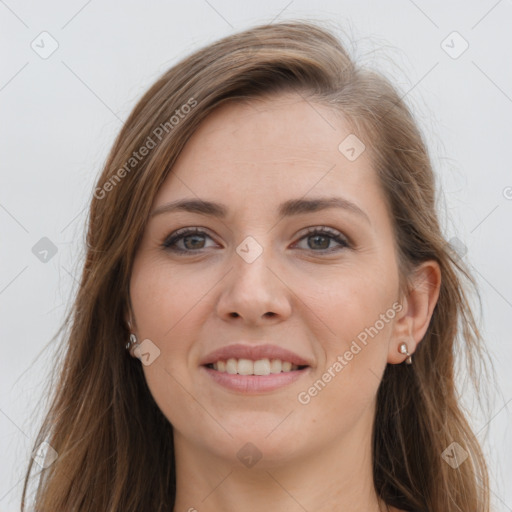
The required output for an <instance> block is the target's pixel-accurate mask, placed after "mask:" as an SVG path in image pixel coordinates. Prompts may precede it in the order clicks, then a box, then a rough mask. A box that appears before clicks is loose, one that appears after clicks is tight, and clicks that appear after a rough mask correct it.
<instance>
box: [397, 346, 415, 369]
mask: <svg viewBox="0 0 512 512" xmlns="http://www.w3.org/2000/svg"><path fill="white" fill-rule="evenodd" d="M398 351H399V352H400V353H401V354H407V359H406V360H405V363H406V364H412V359H411V354H409V352H408V350H407V343H400V346H399V347H398Z"/></svg>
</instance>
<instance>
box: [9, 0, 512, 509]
mask: <svg viewBox="0 0 512 512" xmlns="http://www.w3.org/2000/svg"><path fill="white" fill-rule="evenodd" d="M290 18H305V19H321V20H332V21H333V22H334V23H336V24H337V25H338V26H339V27H340V29H343V30H345V32H346V33H347V36H346V37H348V39H347V38H345V42H346V43H349V42H350V39H352V40H353V41H354V45H351V44H348V49H349V51H350V52H351V54H352V55H353V56H354V57H355V58H356V60H358V62H360V63H362V64H364V65H367V66H370V67H374V68H377V69H379V70H381V71H382V72H383V73H385V74H386V75H387V76H389V77H391V78H392V80H393V81H394V83H395V84H396V85H397V86H398V87H399V88H400V90H401V91H402V92H403V94H404V95H405V98H406V101H407V102H408V104H409V105H410V106H411V107H412V108H413V110H414V112H415V115H416V117H417V119H418V122H419V123H420V127H421V129H422V131H423V132H424V134H425V136H426V138H427V141H428V144H429V147H430V151H431V153H432V159H433V163H434V165H435V168H436V172H437V173H438V176H439V180H440V181H439V183H440V186H441V188H442V189H443V191H444V197H442V198H441V202H440V207H441V208H442V218H443V225H444V226H445V234H446V237H447V238H448V239H452V237H456V239H457V240H453V243H454V245H458V246H460V247H462V248H463V250H462V252H464V250H465V249H467V253H466V254H465V255H464V258H465V259H466V260H468V261H469V262H470V264H471V267H472V268H473V269H474V273H475V276H476V278H477V280H478V283H479V286H480V292H481V296H482V302H483V309H482V315H481V316H480V315H479V318H480V320H481V322H482V326H483V332H484V335H485V337H486V340H487V343H488V347H489V350H490V351H491V355H492V359H493V364H494V366H495V370H496V374H497V385H498V386H499V387H498V389H496V388H495V387H491V388H490V393H491V398H492V401H491V404H490V410H489V412H488V417H485V416H484V415H483V414H482V413H481V412H480V413H477V412H474V413H473V414H474V417H473V418H472V423H473V426H474V430H475V432H476V433H477V436H478V438H479V440H480V441H481V442H482V444H483V445H484V449H485V452H486V454H487V455H488V457H489V463H490V472H491V480H492V491H493V503H494V506H495V510H497V511H511V510H512V489H511V487H510V484H509V485H508V486H507V485H506V483H507V481H508V482H510V477H511V476H512V461H511V459H512V457H511V455H512V436H511V432H510V420H511V414H510V405H511V404H510V401H511V399H512V379H511V378H510V368H511V367H512V342H511V337H510V330H509V325H508V320H509V319H510V318H511V317H512V276H511V272H510V261H511V254H512V242H511V221H512V173H511V168H510V162H511V161H512V137H511V136H512V129H511V123H510V119H511V115H512V66H511V63H512V29H511V27H512V2H511V1H510V0H501V1H496V0H489V1H487V0H485V1H474V0H473V1H471V2H468V1H457V2H443V1H431V2H427V1H425V0H415V1H412V0H393V1H387V2H378V1H368V0H366V1H358V2H356V1H353V2H351V1H347V0H321V1H317V2H316V5H315V6H314V7H312V6H311V2H305V1H299V0H294V1H290V0H282V1H270V0H258V1H251V2H236V1H235V0H208V1H206V0H193V1H190V2H163V1H161V2H158V1H152V2H142V1H138V2H136V1H129V2H128V1H123V2H121V1H107V2H100V1H99V0H92V1H89V2H87V1H83V0H73V1H68V2H64V1H60V2H59V1H49V2H40V3H39V2H22V1H17V0H6V1H0V34H1V35H0V37H1V44H0V56H1V60H0V62H1V65H0V108H1V110H0V119H1V122H0V130H1V131H0V165H1V167H0V169H1V187H0V236H1V238H0V240H1V244H0V258H1V260H0V312H1V322H0V336H1V347H2V357H1V358H0V365H1V366H0V379H1V386H0V453H1V454H2V455H1V457H0V512H14V511H16V510H19V502H20V496H21V489H22V481H21V480H22V476H23V474H24V470H25V467H26V463H27V458H28V457H30V450H31V447H32V443H33V440H34V436H35V434H36V429H37V428H38V427H39V423H40V421H41V419H42V416H41V413H42V411H43V410H44V405H45V396H46V394H45V392H44V383H45V382H46V379H47V376H48V373H49V371H50V369H51V368H52V367H53V365H54V358H55V353H54V348H53V347H54V345H51V347H52V348H50V349H49V350H47V351H45V352H41V350H42V349H43V346H44V345H45V344H46V343H47V342H48V340H49V339H50V338H51V337H52V336H53V335H54V334H55V332H56V330H57V329H58V327H59V325H60V323H61V321H62V320H63V317H64V314H65V312H66V311H67V310H68V308H69V305H70V297H71V293H72V292H73V291H74V290H75V289H76V277H77V276H79V273H80V267H81V264H82V262H83V260H82V254H83V253H82V244H83V236H84V235H83V233H84V223H85V220H86V207H87V205H88V202H89V200H90V198H91V192H92V189H93V186H94V183H95V179H96V177H97V175H98V173H99V172H100V170H101V167H102V165H103V164H104V161H105V158H106V156H107V152H108V150H109V148H110V146H111V144H112V143H113V140H114V137H115V135H116V134H117V133H118V131H119V130H120V128H121V126H122V123H123V121H124V120H125V119H126V117H127V115H128V113H129V112H130V110H131V109H132V107H133V106H134V105H135V103H136V101H137V100H138V99H139V98H140V97H141V95H142V94H143V92H144V91H145V90H146V89H147V88H148V87H149V85H150V84H152V82H153V81H154V80H155V79H156V78H157V77H158V76H159V75H160V74H161V73H162V72H163V71H165V70H166V69H167V68H169V67H170V66H171V65H173V64H174V63H176V62H177V61H178V60H180V59H181V58H182V57H183V56H184V55H185V54H188V53H190V52H191V51H193V50H195V49H197V48H199V47H200V46H202V45H204V44H207V43H210V42H212V41H214V40H216V39H218V38H219V37H221V36H224V35H227V34H230V33H232V32H234V31H239V30H241V29H244V28H246V27H249V26H251V25H254V24H257V23H261V22H270V21H276V20H284V19H290ZM44 31H46V32H48V33H49V34H50V36H48V35H40V34H41V33H42V32H44ZM454 31H455V32H457V33H458V34H453V32H454ZM443 41H444V43H443ZM52 44H53V45H57V44H58V48H57V49H56V50H55V51H54V53H52V54H51V55H49V56H48V55H47V53H49V52H50V51H51V50H52ZM466 44H468V45H469V46H468V48H467V49H466V50H465V51H464V52H463V53H461V51H462V50H463V49H464V48H465V45H466ZM31 45H32V46H31ZM45 52H46V53H45ZM459 54H460V55H459ZM42 57H47V58H42ZM454 57H456V58H454ZM43 237H47V238H49V239H50V240H51V241H52V243H53V244H54V245H55V247H56V250H57V253H56V254H55V255H54V256H53V257H51V258H50V256H51V253H49V254H48V255H47V256H46V257H47V258H49V260H48V261H47V262H46V263H45V262H43V261H40V259H39V258H38V257H36V254H34V252H33V251H32V248H33V247H34V246H35V245H36V243H38V241H39V240H40V239H41V238H43ZM36 247H37V246H36ZM464 247H465V249H464ZM35 252H37V251H35ZM39 256H40V257H44V254H39ZM491 385H492V386H494V385H493V384H492V383H491ZM461 393H462V396H463V400H464V402H465V403H467V404H468V407H469V408H470V409H471V410H473V411H474V410H475V409H474V407H473V405H472V404H473V396H472V395H471V394H470V393H469V392H468V388H467V387H466V386H465V385H463V383H461ZM507 404H508V405H507ZM38 405H40V406H41V407H42V408H41V409H40V410H36V411H34V408H35V407H36V406H38ZM486 427H487V428H486Z"/></svg>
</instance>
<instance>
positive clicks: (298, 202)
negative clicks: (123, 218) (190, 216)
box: [150, 197, 371, 225]
mask: <svg viewBox="0 0 512 512" xmlns="http://www.w3.org/2000/svg"><path fill="white" fill-rule="evenodd" d="M329 208H341V209H343V210H347V211H349V212H351V213H354V214H356V215H358V216H360V217H362V218H363V219H365V220H366V221H367V222H368V224H370V225H371V221H370V218H369V217H368V215H367V214H366V212H364V211H363V210H362V209H361V208H359V206H357V205H356V204H355V203H352V202H351V201H349V200H348V199H344V198H342V197H318V198H314V199H290V200H288V201H285V202H284V203H282V204H281V205H280V206H279V211H278V213H279V216H280V217H291V216H294V215H301V214H304V213H314V212H318V211H321V210H327V209H329ZM177 211H182V212H191V213H199V214H202V215H209V216H212V217H218V218H221V219H223V218H225V217H226V216H227V215H228V209H227V207H226V206H225V205H223V204H220V203H216V202H213V201H206V200H202V199H195V198H191V199H179V200H177V201H171V202H170V203H165V204H163V205H161V206H159V207H157V208H155V209H154V210H153V212H151V215H150V216H151V217H155V216H156V215H160V214H162V213H169V212H177Z"/></svg>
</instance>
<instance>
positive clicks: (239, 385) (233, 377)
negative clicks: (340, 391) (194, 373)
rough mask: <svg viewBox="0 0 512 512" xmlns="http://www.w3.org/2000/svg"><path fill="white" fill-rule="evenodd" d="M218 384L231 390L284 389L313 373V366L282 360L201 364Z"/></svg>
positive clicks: (250, 391) (260, 390) (223, 361)
mask: <svg viewBox="0 0 512 512" xmlns="http://www.w3.org/2000/svg"><path fill="white" fill-rule="evenodd" d="M201 368H204V370H205V372H206V374H207V375H208V377H209V378H210V379H212V380H213V381H214V382H215V383H217V384H219V385H221V386H222V387H224V388H227V389H229V390H230V391H236V392H238V393H243V394H252V395H255V394H261V393H265V392H270V391H275V390H277V389H279V388H283V387H285V386H287V385H289V384H291V383H292V382H295V381H296V380H297V379H300V378H301V377H302V376H303V375H305V374H306V373H308V372H309V370H310V368H311V367H310V366H309V365H297V364H293V363H291V362H290V361H282V360H280V359H258V360H256V361H253V360H251V359H234V358H230V359H227V360H222V359H221V360H219V361H216V362H214V363H208V364H204V365H202V366H201Z"/></svg>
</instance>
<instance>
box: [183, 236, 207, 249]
mask: <svg viewBox="0 0 512 512" xmlns="http://www.w3.org/2000/svg"><path fill="white" fill-rule="evenodd" d="M189 239H192V240H193V242H192V247H188V248H189V249H190V248H192V249H194V248H196V249H197V248H198V247H197V245H198V244H197V242H198V241H199V243H201V242H202V241H203V240H202V239H201V235H189V236H186V237H185V238H184V243H185V246H186V245H187V240H189ZM199 249H201V247H199Z"/></svg>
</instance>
